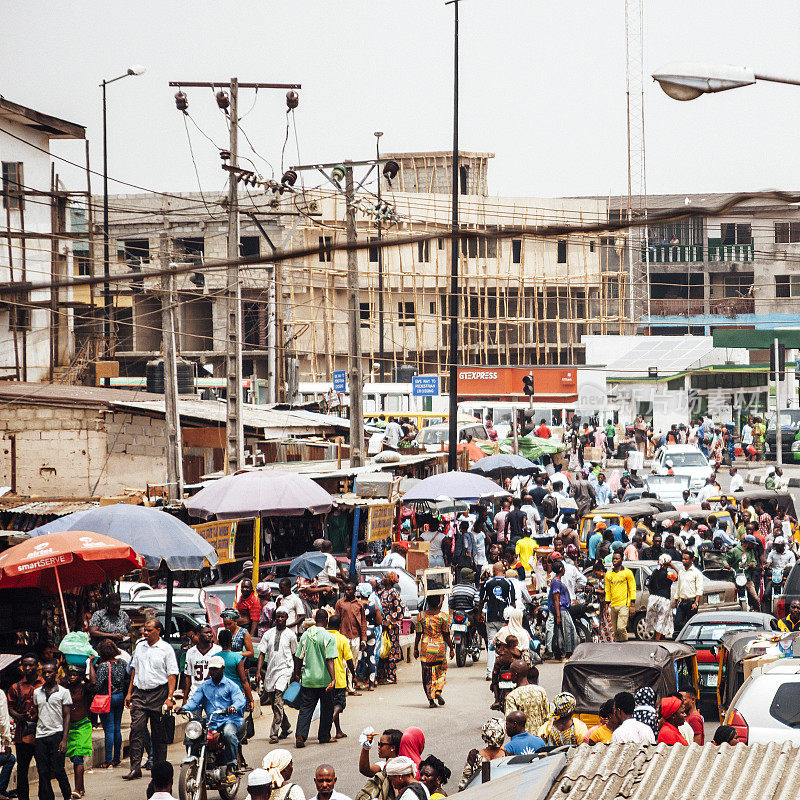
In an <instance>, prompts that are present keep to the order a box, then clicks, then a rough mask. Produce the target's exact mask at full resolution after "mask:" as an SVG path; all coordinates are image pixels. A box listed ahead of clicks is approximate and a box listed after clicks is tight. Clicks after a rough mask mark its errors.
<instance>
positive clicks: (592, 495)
mask: <svg viewBox="0 0 800 800" xmlns="http://www.w3.org/2000/svg"><path fill="white" fill-rule="evenodd" d="M588 474H589V470H588V469H587V468H586V467H584V468H583V469H582V470H581V471H580V472H579V473H578V474H577V475H576V476H575V482H574V483H573V484H572V487H571V489H570V493H571V494H572V497H573V498H574V499H575V502H576V504H577V506H578V519H581V517H583V516H585V515H586V514H588V513H589V512H590V511H591V510H592V509H593V508H594V507H595V506H596V505H597V494H596V492H595V490H594V486H592V484H591V483H589V481H588V480H587V479H586V476H587V475H588Z"/></svg>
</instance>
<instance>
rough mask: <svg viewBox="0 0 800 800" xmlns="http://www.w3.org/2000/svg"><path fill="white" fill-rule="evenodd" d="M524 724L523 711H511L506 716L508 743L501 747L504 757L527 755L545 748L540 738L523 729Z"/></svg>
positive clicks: (525, 721)
mask: <svg viewBox="0 0 800 800" xmlns="http://www.w3.org/2000/svg"><path fill="white" fill-rule="evenodd" d="M526 723H527V720H526V719H525V712H524V711H512V712H511V713H510V714H506V733H507V734H508V741H507V742H506V743H505V744H504V745H503V750H505V751H506V755H508V756H521V755H529V754H530V753H535V752H536V751H537V750H541V749H542V748H543V747H544V746H545V741H544V739H543V738H542V737H541V736H536V735H534V734H532V733H528V731H527V730H526V727H525V726H526Z"/></svg>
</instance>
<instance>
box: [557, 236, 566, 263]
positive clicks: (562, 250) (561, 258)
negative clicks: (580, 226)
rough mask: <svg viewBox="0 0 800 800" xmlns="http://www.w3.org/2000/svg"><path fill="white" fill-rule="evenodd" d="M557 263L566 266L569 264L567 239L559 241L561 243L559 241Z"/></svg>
mask: <svg viewBox="0 0 800 800" xmlns="http://www.w3.org/2000/svg"><path fill="white" fill-rule="evenodd" d="M556 261H557V262H558V263H559V264H566V263H567V240H566V239H559V241H558V253H557V257H556Z"/></svg>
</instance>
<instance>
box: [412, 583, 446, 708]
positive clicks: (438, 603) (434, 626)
mask: <svg viewBox="0 0 800 800" xmlns="http://www.w3.org/2000/svg"><path fill="white" fill-rule="evenodd" d="M448 648H449V650H450V658H455V652H454V651H453V642H452V640H451V639H450V615H449V614H447V613H445V612H444V611H442V598H441V596H440V595H431V596H430V597H428V599H427V600H426V602H425V608H424V610H423V611H422V613H420V615H419V616H418V617H417V635H416V638H415V639H414V658H418V659H419V661H420V664H421V665H422V686H423V688H424V689H425V696H426V697H427V698H428V705H430V707H431V708H434V707H435V705H436V703H438V704H439V705H440V706H443V705H444V698H443V697H442V692H443V691H444V685H445V682H446V681H447V649H448Z"/></svg>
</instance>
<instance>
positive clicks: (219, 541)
mask: <svg viewBox="0 0 800 800" xmlns="http://www.w3.org/2000/svg"><path fill="white" fill-rule="evenodd" d="M192 528H194V530H196V531H197V533H199V534H200V535H201V536H202V537H203V538H204V539H205V540H206V541H207V542H208V543H209V544H210V545H211V546H212V547H213V548H214V549H215V550H216V551H217V556H218V558H219V563H220V564H229V563H230V562H231V561H233V560H234V555H233V545H234V543H235V541H236V520H235V519H229V520H216V521H214V522H204V523H203V524H202V525H192Z"/></svg>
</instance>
